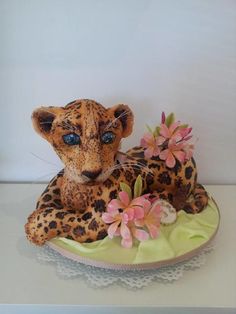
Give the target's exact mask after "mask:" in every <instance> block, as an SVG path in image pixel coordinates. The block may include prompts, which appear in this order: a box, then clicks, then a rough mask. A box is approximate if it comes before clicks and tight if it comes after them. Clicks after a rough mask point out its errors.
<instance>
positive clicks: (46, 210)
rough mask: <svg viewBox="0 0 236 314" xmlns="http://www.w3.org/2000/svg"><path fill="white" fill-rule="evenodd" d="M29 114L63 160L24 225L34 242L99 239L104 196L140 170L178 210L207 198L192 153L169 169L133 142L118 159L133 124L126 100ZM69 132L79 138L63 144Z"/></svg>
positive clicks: (151, 188) (146, 184) (150, 189)
mask: <svg viewBox="0 0 236 314" xmlns="http://www.w3.org/2000/svg"><path fill="white" fill-rule="evenodd" d="M32 119H33V125H34V127H35V129H36V131H37V132H38V133H39V134H40V135H41V136H43V137H44V138H45V139H46V140H47V141H48V142H49V143H50V144H51V145H52V146H53V148H54V150H55V151H56V153H57V154H58V156H59V157H60V158H61V160H62V161H63V162H64V164H65V168H64V169H63V170H62V171H61V172H60V173H59V174H58V175H57V176H56V177H55V178H53V179H52V181H51V182H50V183H49V185H48V186H47V188H46V190H45V191H44V192H43V193H42V195H41V196H40V198H39V200H38V202H37V206H36V210H35V211H34V212H33V213H32V214H31V215H30V216H29V218H28V222H27V223H26V225H25V231H26V234H27V237H28V239H29V240H30V241H31V242H33V243H35V244H37V245H43V244H44V243H45V242H46V241H48V240H50V239H52V238H54V237H56V236H61V237H67V238H69V239H73V240H75V241H78V242H92V241H95V240H101V239H103V238H104V237H105V236H106V235H107V228H108V226H107V225H106V224H105V223H104V222H103V221H102V219H101V216H102V213H103V212H105V210H106V207H107V204H108V202H109V201H110V200H111V199H113V198H115V197H117V194H118V191H119V186H120V182H125V183H127V184H129V185H134V182H135V179H136V177H137V176H138V175H139V174H141V176H142V178H143V193H152V194H153V195H156V196H159V197H160V198H163V199H167V200H168V201H169V202H170V203H171V204H172V205H174V206H175V208H176V209H177V210H180V209H183V210H185V211H186V212H188V213H198V212H200V211H202V210H203V209H204V207H205V206H206V204H207V202H208V196H207V193H206V192H205V190H204V188H203V187H202V186H201V185H199V184H197V170H196V164H195V161H194V159H193V158H192V159H191V160H189V161H187V162H185V163H184V164H180V163H179V162H177V163H176V165H175V167H174V168H173V169H170V168H168V167H167V166H166V165H165V163H164V162H163V161H161V160H160V159H159V158H158V157H152V158H151V159H150V160H148V159H146V158H145V156H144V150H143V148H141V147H138V146H137V147H134V148H132V149H130V150H129V151H128V152H127V153H126V154H123V156H122V158H123V161H122V162H121V161H119V158H118V156H119V155H120V153H119V152H118V149H119V145H120V141H121V139H122V138H123V137H127V136H129V135H130V134H131V132H132V127H133V114H132V112H131V110H130V109H129V107H128V106H125V105H117V106H115V107H112V108H109V109H105V108H104V107H103V106H102V105H100V104H98V103H97V102H95V101H91V100H76V101H73V102H71V103H69V104H68V105H66V106H65V107H62V108H60V107H41V108H39V109H37V110H36V111H34V112H33V115H32ZM108 130H109V131H111V132H113V134H115V140H114V142H112V143H111V144H104V143H102V142H101V135H102V134H103V133H104V132H106V131H108ZM68 133H76V134H78V135H79V136H80V139H81V143H80V144H79V145H74V146H68V145H67V144H65V143H64V142H63V140H62V139H63V135H65V134H68ZM87 173H90V174H92V175H93V178H92V179H91V178H89V177H87V176H86V175H85V174H87ZM95 176H96V178H94V177H95Z"/></svg>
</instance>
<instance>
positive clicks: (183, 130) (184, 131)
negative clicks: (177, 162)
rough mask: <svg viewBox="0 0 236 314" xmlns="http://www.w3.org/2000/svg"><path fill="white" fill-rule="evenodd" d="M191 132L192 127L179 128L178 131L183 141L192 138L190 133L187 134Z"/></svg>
mask: <svg viewBox="0 0 236 314" xmlns="http://www.w3.org/2000/svg"><path fill="white" fill-rule="evenodd" d="M191 132H192V128H181V129H180V130H179V133H180V135H181V137H182V140H183V141H188V140H190V139H191V138H192V135H189V134H190V133H191Z"/></svg>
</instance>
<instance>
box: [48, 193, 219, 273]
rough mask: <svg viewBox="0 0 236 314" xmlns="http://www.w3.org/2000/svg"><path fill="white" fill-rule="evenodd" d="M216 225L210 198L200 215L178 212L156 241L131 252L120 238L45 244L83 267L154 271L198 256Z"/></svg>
mask: <svg viewBox="0 0 236 314" xmlns="http://www.w3.org/2000/svg"><path fill="white" fill-rule="evenodd" d="M219 223H220V213H219V209H218V206H217V204H216V203H215V201H214V200H213V199H212V198H210V199H209V202H208V205H207V207H206V208H205V209H204V210H203V211H202V212H201V213H199V214H195V215H192V214H187V213H185V212H184V211H179V212H178V219H177V221H176V222H175V223H174V224H172V225H170V226H161V230H160V235H159V237H158V238H157V239H151V240H147V241H145V242H139V243H135V245H134V246H133V248H131V249H125V248H123V247H121V246H120V238H114V239H112V240H111V239H109V238H108V237H106V238H105V239H103V240H100V241H95V242H92V243H83V244H82V243H78V242H76V241H73V240H69V239H65V238H55V239H52V240H51V241H49V242H47V244H48V246H49V247H51V248H52V249H53V250H55V251H56V252H58V253H60V254H61V255H62V256H64V257H67V258H69V259H72V260H74V261H77V262H79V263H83V264H86V265H91V266H95V267H100V268H107V269H114V270H136V269H155V268H160V267H166V266H170V265H173V264H176V263H179V262H183V261H185V260H188V259H190V258H192V257H194V256H195V255H197V254H199V253H200V252H201V250H202V249H203V248H205V247H206V246H208V245H209V243H210V242H211V241H212V240H213V238H214V237H215V235H216V233H217V231H218V228H219Z"/></svg>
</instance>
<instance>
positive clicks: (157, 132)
mask: <svg viewBox="0 0 236 314" xmlns="http://www.w3.org/2000/svg"><path fill="white" fill-rule="evenodd" d="M160 129H161V128H160V127H159V126H157V127H156V128H155V130H154V132H153V135H154V136H155V137H158V136H159V134H160Z"/></svg>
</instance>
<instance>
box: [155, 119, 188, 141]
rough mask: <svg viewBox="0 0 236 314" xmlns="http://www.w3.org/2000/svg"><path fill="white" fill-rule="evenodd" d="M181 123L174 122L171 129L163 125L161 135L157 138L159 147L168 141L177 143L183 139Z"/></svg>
mask: <svg viewBox="0 0 236 314" xmlns="http://www.w3.org/2000/svg"><path fill="white" fill-rule="evenodd" d="M179 126H180V122H179V121H177V122H173V123H172V124H171V125H170V126H169V128H168V127H167V126H166V124H164V123H162V124H161V127H160V132H159V133H160V135H159V136H158V138H157V141H158V145H162V144H163V143H164V142H165V141H166V140H175V141H176V142H178V141H180V140H181V139H182V135H181V133H180V132H179Z"/></svg>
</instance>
